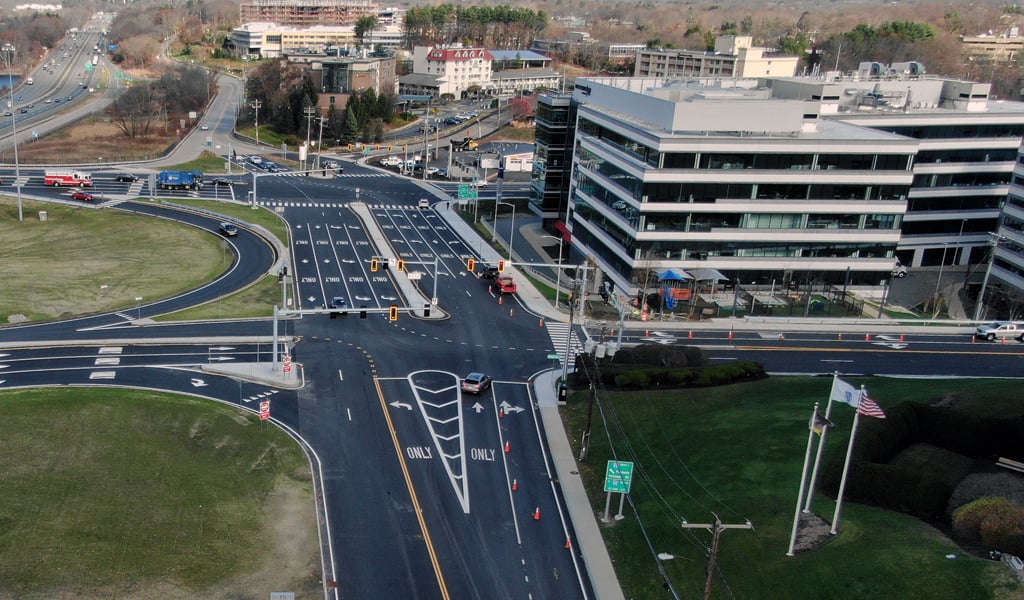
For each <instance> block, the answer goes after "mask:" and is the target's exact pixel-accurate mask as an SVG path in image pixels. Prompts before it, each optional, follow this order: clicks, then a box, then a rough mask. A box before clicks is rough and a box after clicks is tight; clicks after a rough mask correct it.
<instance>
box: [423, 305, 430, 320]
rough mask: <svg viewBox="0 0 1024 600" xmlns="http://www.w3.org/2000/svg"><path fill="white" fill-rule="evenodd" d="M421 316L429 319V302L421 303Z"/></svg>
mask: <svg viewBox="0 0 1024 600" xmlns="http://www.w3.org/2000/svg"><path fill="white" fill-rule="evenodd" d="M423 316H424V317H429V316H430V303H429V302H424V303H423Z"/></svg>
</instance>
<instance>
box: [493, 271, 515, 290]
mask: <svg viewBox="0 0 1024 600" xmlns="http://www.w3.org/2000/svg"><path fill="white" fill-rule="evenodd" d="M516 289H518V288H517V287H516V280H515V279H512V276H511V275H498V277H497V278H496V279H495V280H494V292H495V293H496V294H514V293H516Z"/></svg>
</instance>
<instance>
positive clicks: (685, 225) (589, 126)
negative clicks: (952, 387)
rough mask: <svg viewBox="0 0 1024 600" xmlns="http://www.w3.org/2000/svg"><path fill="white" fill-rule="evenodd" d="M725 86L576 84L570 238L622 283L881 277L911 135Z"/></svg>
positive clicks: (908, 171)
mask: <svg viewBox="0 0 1024 600" xmlns="http://www.w3.org/2000/svg"><path fill="white" fill-rule="evenodd" d="M719 83H720V84H721V83H722V82H719ZM725 83H726V84H728V86H729V87H725V86H724V85H716V86H708V85H702V84H696V85H692V84H678V83H674V82H673V81H671V80H665V79H657V78H652V79H643V78H586V79H578V80H577V81H576V85H575V89H574V91H573V101H574V102H575V103H576V104H577V120H576V128H575V143H574V150H573V156H572V169H573V173H572V180H571V183H570V190H569V200H568V203H569V205H568V218H567V223H568V227H569V229H570V230H571V235H572V239H573V243H574V245H576V246H579V247H581V249H582V250H583V251H584V252H585V253H586V254H588V255H590V256H592V257H593V258H594V259H595V260H596V261H597V263H598V264H599V266H600V268H601V269H602V271H603V272H604V274H605V275H606V276H607V277H609V278H611V279H612V281H613V282H614V283H615V285H616V287H617V289H619V290H631V291H635V290H637V289H639V288H641V287H645V285H646V284H645V282H644V281H640V280H638V279H637V278H638V277H640V278H643V277H646V276H647V274H648V273H650V272H651V271H652V270H662V269H671V268H676V269H680V270H682V271H686V272H689V271H691V270H692V271H695V272H704V273H709V272H710V273H715V272H717V274H716V276H720V277H723V278H726V279H728V280H734V281H740V282H743V283H744V284H747V283H750V282H756V283H763V284H769V283H771V282H777V283H778V284H780V285H785V284H788V283H797V282H799V283H805V282H815V283H827V284H835V285H847V284H848V285H851V286H858V285H878V284H880V283H882V282H883V281H884V280H886V279H888V277H889V275H890V271H891V269H892V267H893V264H894V261H895V251H896V246H897V243H898V242H899V239H900V227H901V225H902V221H903V216H904V213H905V211H906V206H907V194H908V192H909V190H910V187H911V184H912V182H913V177H914V173H913V171H912V168H913V157H914V155H915V154H916V152H917V149H918V145H919V142H918V140H915V139H912V138H908V137H901V136H894V135H892V134H890V133H887V132H880V131H875V130H873V129H870V128H866V127H860V126H857V125H852V124H849V123H844V122H842V121H839V120H833V119H824V118H822V117H821V116H820V112H821V107H820V101H815V100H810V99H808V100H802V99H776V98H772V97H771V90H769V89H768V88H766V87H764V85H763V82H759V81H758V80H739V79H733V80H729V81H728V82H725Z"/></svg>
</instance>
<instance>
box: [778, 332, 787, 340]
mask: <svg viewBox="0 0 1024 600" xmlns="http://www.w3.org/2000/svg"><path fill="white" fill-rule="evenodd" d="M784 339H786V336H785V335H784V334H782V333H780V334H779V340H780V341H781V340H784Z"/></svg>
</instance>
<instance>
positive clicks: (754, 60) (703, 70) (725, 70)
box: [633, 35, 800, 77]
mask: <svg viewBox="0 0 1024 600" xmlns="http://www.w3.org/2000/svg"><path fill="white" fill-rule="evenodd" d="M799 62H800V58H799V57H797V56H783V55H780V54H775V53H771V52H769V51H768V50H767V49H766V48H759V47H756V46H754V45H753V38H751V37H750V36H735V35H724V36H721V37H718V38H716V39H715V49H714V51H712V52H702V51H700V50H655V49H643V48H642V49H640V50H638V51H637V53H636V64H635V65H634V67H633V76H634V77H791V76H793V75H795V74H796V70H797V67H798V65H799Z"/></svg>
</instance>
